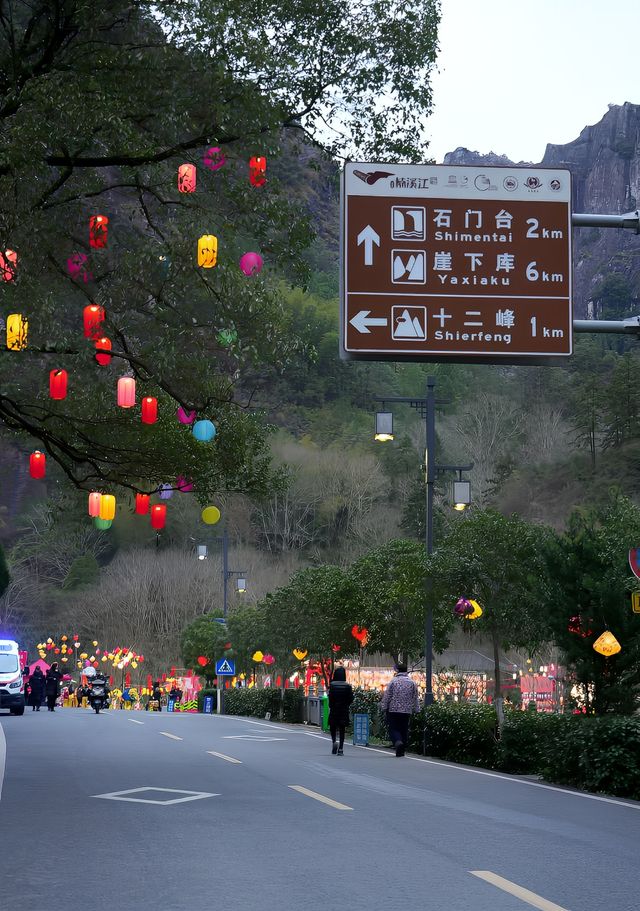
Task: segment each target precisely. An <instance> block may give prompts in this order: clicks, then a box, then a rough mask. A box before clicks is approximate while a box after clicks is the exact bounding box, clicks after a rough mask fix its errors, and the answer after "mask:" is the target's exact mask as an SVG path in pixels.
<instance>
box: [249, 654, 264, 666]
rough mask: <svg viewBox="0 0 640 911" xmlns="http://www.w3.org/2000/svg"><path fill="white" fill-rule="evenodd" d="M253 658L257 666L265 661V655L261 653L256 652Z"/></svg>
mask: <svg viewBox="0 0 640 911" xmlns="http://www.w3.org/2000/svg"><path fill="white" fill-rule="evenodd" d="M251 658H252V659H253V660H254V661H255V662H256V664H257V663H259V662H260V661H264V655H263V654H262V652H260V651H257V652H254V653H253V655H252V656H251Z"/></svg>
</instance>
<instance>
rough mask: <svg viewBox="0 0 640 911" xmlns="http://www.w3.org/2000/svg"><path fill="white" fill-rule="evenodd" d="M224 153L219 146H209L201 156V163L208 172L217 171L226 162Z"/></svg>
mask: <svg viewBox="0 0 640 911" xmlns="http://www.w3.org/2000/svg"><path fill="white" fill-rule="evenodd" d="M226 160H227V159H226V158H225V155H224V152H223V151H222V149H221V148H219V146H210V148H208V149H207V151H206V152H205V153H204V155H203V156H202V163H203V164H204V166H205V168H208V169H209V170H210V171H219V170H220V168H222V167H223V166H224V164H225V162H226Z"/></svg>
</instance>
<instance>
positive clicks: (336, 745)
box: [329, 667, 353, 756]
mask: <svg viewBox="0 0 640 911" xmlns="http://www.w3.org/2000/svg"><path fill="white" fill-rule="evenodd" d="M352 702H353V689H352V688H351V684H350V683H347V672H346V671H345V669H344V668H343V667H337V668H336V669H335V670H334V672H333V677H332V678H331V683H330V684H329V730H330V731H331V740H332V747H331V752H332V754H333V755H334V756H335V755H336V754H337V755H338V756H342V755H343V754H344V750H343V749H342V748H343V747H344V730H345V728H346V726H347V725H348V724H349V706H350V705H351V703H352ZM336 737H339V738H340V739H339V741H337V740H336Z"/></svg>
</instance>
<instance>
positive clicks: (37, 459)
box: [29, 449, 47, 481]
mask: <svg viewBox="0 0 640 911" xmlns="http://www.w3.org/2000/svg"><path fill="white" fill-rule="evenodd" d="M46 470H47V457H46V455H45V454H44V452H40V450H39V449H36V451H35V452H32V453H31V455H30V456H29V474H30V475H31V477H32V478H35V479H36V481H39V480H41V479H42V478H44V475H45V471H46Z"/></svg>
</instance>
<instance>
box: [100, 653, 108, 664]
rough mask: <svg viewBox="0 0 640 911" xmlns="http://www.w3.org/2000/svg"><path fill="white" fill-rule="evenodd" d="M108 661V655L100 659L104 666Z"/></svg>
mask: <svg viewBox="0 0 640 911" xmlns="http://www.w3.org/2000/svg"><path fill="white" fill-rule="evenodd" d="M106 660H107V656H106V655H103V656H102V658H101V659H100V661H102V663H103V664H104V663H105V661H106Z"/></svg>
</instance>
